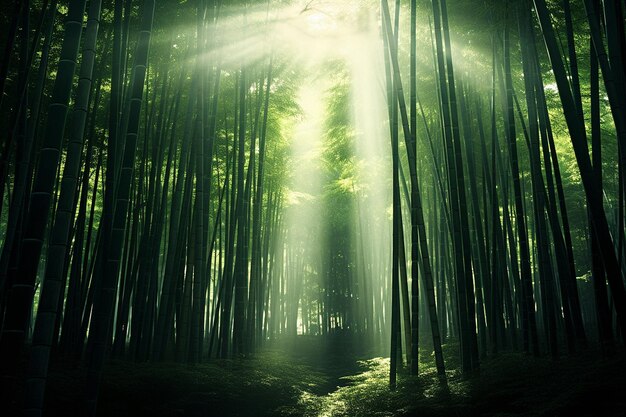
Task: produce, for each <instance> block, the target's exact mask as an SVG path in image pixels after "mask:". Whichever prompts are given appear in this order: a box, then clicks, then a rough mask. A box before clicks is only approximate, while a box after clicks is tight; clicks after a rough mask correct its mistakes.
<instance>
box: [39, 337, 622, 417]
mask: <svg viewBox="0 0 626 417" xmlns="http://www.w3.org/2000/svg"><path fill="white" fill-rule="evenodd" d="M456 349H457V347H456V346H455V345H453V344H450V345H447V346H445V348H444V352H445V355H446V358H449V359H450V360H449V361H448V362H449V364H453V363H454V356H455V354H456ZM368 358H369V359H368ZM625 371H626V361H625V360H624V352H620V353H619V354H618V355H617V356H616V357H614V358H613V359H610V360H602V359H599V357H598V354H597V353H596V352H589V353H583V354H578V355H576V356H573V357H569V358H566V359H562V360H560V361H556V362H554V361H551V360H549V359H544V358H532V357H529V356H526V355H523V354H518V353H507V354H501V355H499V356H498V357H496V358H490V359H488V360H485V361H483V362H482V364H481V370H480V373H478V374H476V375H473V376H472V377H471V378H463V377H462V376H461V375H460V374H459V372H458V371H457V370H455V369H451V370H449V371H448V373H447V381H448V382H447V384H443V383H441V381H440V380H439V378H438V377H437V374H436V370H435V368H434V364H433V361H432V357H431V354H430V352H427V351H423V352H421V364H420V376H419V377H418V378H413V377H411V376H409V375H408V374H406V371H405V370H402V371H401V372H400V374H399V377H398V386H397V389H395V390H393V391H392V390H390V388H389V384H388V378H389V360H388V359H387V358H382V357H374V358H372V355H371V352H367V351H364V350H362V349H359V348H358V346H353V345H351V344H346V343H345V341H341V340H335V341H331V342H329V341H328V340H326V341H323V342H322V341H321V340H320V339H316V338H300V339H296V340H293V341H291V342H290V343H287V344H282V345H281V346H274V347H270V348H269V349H267V350H265V351H263V352H261V353H258V354H257V355H255V356H254V357H252V358H243V359H233V360H216V361H212V362H209V363H206V364H201V365H194V366H189V365H183V364H177V363H158V364H154V363H143V364H136V363H131V362H125V361H113V362H110V363H109V364H108V365H107V370H106V372H105V375H104V379H103V385H102V391H101V395H100V403H99V415H100V416H116V417H118V416H119V417H125V416H133V417H142V416H150V417H170V416H171V417H173V416H181V417H182V416H184V417H195V416H198V417H200V416H202V417H213V416H215V417H217V416H219V417H230V416H233V417H237V416H242V417H244V416H245V417H257V416H258V417H265V416H268V417H269V416H276V417H295V416H304V417H361V416H362V417H365V416H367V417H370V416H377V417H405V416H420V417H428V416H441V417H448V416H456V417H464V416H494V417H495V416H502V417H504V416H510V417H513V416H515V417H531V416H543V417H557V416H568V417H569V416H594V417H595V416H610V417H613V416H616V417H617V416H624V415H626V414H625V413H626V372H625ZM82 373H83V371H82V370H81V369H77V368H75V367H73V366H71V364H57V365H56V366H55V367H54V368H53V369H52V372H51V379H50V381H51V383H50V384H49V388H48V395H47V408H48V410H50V413H48V416H51V415H63V416H68V417H70V416H74V415H78V406H79V404H80V394H81V386H80V376H81V375H82Z"/></svg>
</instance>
